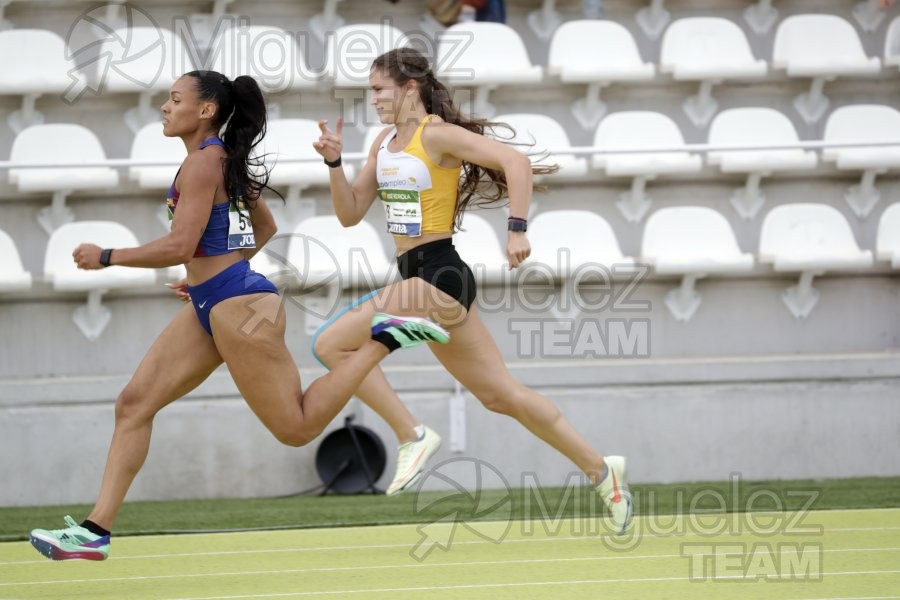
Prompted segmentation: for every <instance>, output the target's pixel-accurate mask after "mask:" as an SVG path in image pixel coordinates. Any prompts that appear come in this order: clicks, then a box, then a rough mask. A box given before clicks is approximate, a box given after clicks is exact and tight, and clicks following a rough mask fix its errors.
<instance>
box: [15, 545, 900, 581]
mask: <svg viewBox="0 0 900 600" xmlns="http://www.w3.org/2000/svg"><path fill="white" fill-rule="evenodd" d="M898 551H900V548H841V549H834V550H822V552H829V553H833V552H898ZM725 554H727V555H729V556H743V555H746V554H747V553H746V552H728V553H725ZM688 556H690V553H689V554H687V555H685V554H646V555H642V556H585V557H575V558H571V557H570V558H529V559H513V560H486V561H463V562H452V563H449V562H448V563H415V564H405V565H396V564H395V565H368V566H366V565H354V566H348V567H312V568H307V569H272V570H266V571H227V572H220V573H185V574H181V575H136V576H133V577H102V578H93V579H59V580H55V581H19V582H4V583H0V587H11V586H17V585H23V586H25V585H27V586H34V585H60V584H72V583H109V582H124V581H148V580H160V579H181V578H184V579H194V578H198V577H243V576H249V575H286V574H291V575H298V574H303V573H333V572H340V571H353V572H359V571H370V570H371V571H375V570H385V569H422V568H433V569H439V568H449V567H473V566H506V565H524V564H539V563H564V562H587V561H610V560H648V559H654V558H687V557H688ZM885 572H886V573H892V572H894V571H885Z"/></svg>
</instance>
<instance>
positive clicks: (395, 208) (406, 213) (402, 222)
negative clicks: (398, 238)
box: [378, 189, 422, 237]
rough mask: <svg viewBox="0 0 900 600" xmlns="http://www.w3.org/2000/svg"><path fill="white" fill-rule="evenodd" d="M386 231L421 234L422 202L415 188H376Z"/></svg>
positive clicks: (413, 235)
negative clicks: (382, 209) (385, 222)
mask: <svg viewBox="0 0 900 600" xmlns="http://www.w3.org/2000/svg"><path fill="white" fill-rule="evenodd" d="M378 196H379V197H380V198H381V205H382V206H383V207H384V218H385V220H386V221H387V230H388V233H392V234H394V235H405V236H408V237H419V236H420V235H422V202H421V201H420V198H419V192H418V191H416V190H389V189H382V190H378Z"/></svg>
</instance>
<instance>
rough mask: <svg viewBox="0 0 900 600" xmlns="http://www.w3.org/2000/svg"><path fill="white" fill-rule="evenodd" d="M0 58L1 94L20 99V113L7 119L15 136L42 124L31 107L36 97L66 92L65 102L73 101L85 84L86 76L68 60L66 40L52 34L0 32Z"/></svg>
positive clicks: (17, 30)
mask: <svg viewBox="0 0 900 600" xmlns="http://www.w3.org/2000/svg"><path fill="white" fill-rule="evenodd" d="M25 49H27V51H23V50H25ZM0 56H3V57H5V58H4V61H3V69H2V71H0V94H2V95H11V94H14V95H21V96H22V97H23V98H22V108H21V110H17V111H15V112H13V113H11V114H10V115H9V117H8V118H7V122H8V123H9V126H10V128H11V129H12V130H13V131H14V132H16V133H18V132H20V131H22V130H23V129H24V128H25V127H28V126H29V125H35V124H39V123H43V121H44V116H43V115H42V114H41V113H39V112H37V111H36V110H35V108H34V103H35V101H36V100H37V98H38V97H39V96H41V95H42V94H63V93H65V99H66V100H67V101H70V102H73V101H75V100H76V99H77V98H78V96H79V95H80V93H81V92H82V91H83V89H84V88H85V87H86V85H87V81H86V79H85V75H84V74H83V73H81V72H80V71H79V70H78V69H77V67H76V66H75V62H74V61H73V60H72V59H71V58H67V57H68V56H69V52H68V49H67V48H66V43H65V41H63V39H62V38H61V37H59V36H58V35H57V34H55V33H54V32H52V31H47V30H44V29H13V30H9V31H0Z"/></svg>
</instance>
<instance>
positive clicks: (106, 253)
mask: <svg viewBox="0 0 900 600" xmlns="http://www.w3.org/2000/svg"><path fill="white" fill-rule="evenodd" d="M112 251H113V249H112V248H104V249H103V250H101V251H100V264H101V265H103V266H104V267H108V266H109V259H110V258H112Z"/></svg>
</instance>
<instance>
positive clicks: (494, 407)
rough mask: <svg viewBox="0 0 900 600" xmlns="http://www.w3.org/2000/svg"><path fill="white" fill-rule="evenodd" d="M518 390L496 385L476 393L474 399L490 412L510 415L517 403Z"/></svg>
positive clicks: (512, 387)
mask: <svg viewBox="0 0 900 600" xmlns="http://www.w3.org/2000/svg"><path fill="white" fill-rule="evenodd" d="M519 391H520V390H519V388H518V386H515V385H498V386H494V387H491V388H490V389H487V390H484V391H481V392H478V393H476V394H475V397H476V398H478V400H479V401H481V403H482V404H483V405H484V407H485V408H486V409H488V410H490V411H492V412H495V413H498V414H501V415H512V414H514V413H515V411H516V407H517V406H518V405H519V404H520V403H519V395H520V394H519Z"/></svg>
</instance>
